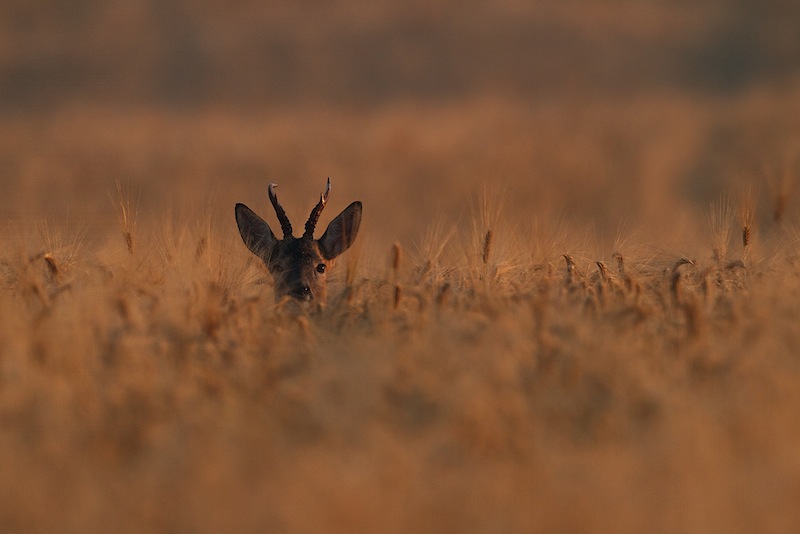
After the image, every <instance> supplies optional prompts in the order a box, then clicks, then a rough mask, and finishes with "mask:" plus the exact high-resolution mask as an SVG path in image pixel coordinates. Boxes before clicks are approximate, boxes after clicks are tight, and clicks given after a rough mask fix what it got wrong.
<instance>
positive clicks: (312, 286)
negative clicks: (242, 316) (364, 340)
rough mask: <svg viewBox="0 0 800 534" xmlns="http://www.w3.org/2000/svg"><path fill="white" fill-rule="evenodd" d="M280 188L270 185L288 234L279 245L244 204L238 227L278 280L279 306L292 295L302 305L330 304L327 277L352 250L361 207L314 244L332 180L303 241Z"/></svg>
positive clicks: (356, 205) (349, 208) (337, 220)
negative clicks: (340, 257)
mask: <svg viewBox="0 0 800 534" xmlns="http://www.w3.org/2000/svg"><path fill="white" fill-rule="evenodd" d="M275 187H277V185H276V184H269V187H268V188H267V192H268V193H269V200H270V202H272V206H273V207H274V208H275V213H276V214H277V216H278V221H279V222H280V225H281V230H282V232H283V239H277V238H276V237H275V234H273V233H272V230H271V229H270V227H269V225H268V224H267V223H266V221H264V219H262V218H261V217H259V216H258V215H256V214H255V213H254V212H253V210H251V209H250V208H248V207H247V206H245V205H244V204H236V224H237V225H238V226H239V233H240V234H241V235H242V240H243V241H244V244H245V245H247V248H248V249H250V252H252V253H253V254H255V255H256V256H258V257H259V258H261V260H262V261H263V262H264V264H265V265H266V266H267V269H268V270H269V272H270V273H271V274H272V277H273V279H274V280H275V300H276V301H278V300H280V299H281V298H283V297H284V296H286V295H288V296H290V297H293V298H295V299H297V300H300V301H317V302H319V303H324V302H325V300H326V298H327V293H328V292H327V275H328V271H329V269H330V268H331V267H332V265H333V260H334V259H335V258H336V257H337V256H338V255H339V254H341V253H342V252H344V251H345V250H347V249H348V248H350V245H352V244H353V241H354V240H355V238H356V234H357V233H358V227H359V225H360V224H361V202H353V203H352V204H350V205H349V206H347V208H345V210H344V211H343V212H342V213H340V214H339V215H337V216H336V218H334V219H333V220H332V221H331V222H330V224H329V225H328V228H327V229H326V230H325V233H324V234H322V237H320V238H319V239H314V229H315V227H316V226H317V221H318V220H319V216H320V214H321V213H322V210H323V209H324V208H325V204H327V202H328V195H330V192H331V179H330V178H328V183H327V186H326V187H325V193H323V194H322V195H320V197H319V202H318V203H317V205H316V206H315V207H314V209H313V210H311V215H309V216H308V221H307V222H306V226H305V233H303V236H302V237H294V236H293V235H292V223H290V222H289V218H288V217H287V216H286V212H285V211H284V210H283V207H282V206H281V204H280V202H278V197H277V196H276V195H275Z"/></svg>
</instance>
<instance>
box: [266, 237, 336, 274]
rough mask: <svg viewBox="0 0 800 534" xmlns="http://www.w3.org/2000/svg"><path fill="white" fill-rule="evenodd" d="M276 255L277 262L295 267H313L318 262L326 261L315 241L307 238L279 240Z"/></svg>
mask: <svg viewBox="0 0 800 534" xmlns="http://www.w3.org/2000/svg"><path fill="white" fill-rule="evenodd" d="M276 256H277V257H276V258H275V259H276V260H277V261H278V262H280V263H282V264H283V265H286V266H293V267H295V268H303V267H306V266H307V267H315V266H316V265H317V264H318V263H323V262H324V263H327V262H326V261H325V259H324V258H323V257H322V253H321V252H320V250H319V244H318V243H317V241H315V240H313V239H307V238H300V239H285V240H283V241H281V242H280V243H279V245H278V250H277V254H276Z"/></svg>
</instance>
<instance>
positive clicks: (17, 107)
mask: <svg viewBox="0 0 800 534" xmlns="http://www.w3.org/2000/svg"><path fill="white" fill-rule="evenodd" d="M0 25H2V26H1V27H0V36H1V37H0V38H1V39H2V41H0V46H2V48H1V50H2V52H1V53H0V102H2V106H3V108H4V111H5V112H15V111H31V110H47V109H51V108H53V107H54V106H59V105H63V104H65V103H69V102H71V101H87V100H90V101H95V102H104V103H108V104H113V105H130V104H134V105H141V104H158V105H164V106H178V107H193V106H202V105H205V104H208V103H224V104H225V105H228V106H231V107H241V108H243V109H250V108H252V107H254V106H281V105H287V104H289V105H291V104H297V103H301V102H307V101H314V102H323V103H327V104H336V105H346V106H365V105H373V104H380V103H384V102H386V101H390V100H394V99H409V98H410V99H449V98H453V97H463V96H464V95H469V94H474V93H487V92H490V93H499V94H504V95H511V96H524V97H548V96H552V95H554V94H557V95H559V96H563V95H564V94H565V93H568V94H575V95H582V94H586V93H587V92H588V93H597V94H617V95H626V94H630V93H637V92H642V91H648V90H653V89H655V88H659V89H675V90H681V91H682V90H691V91H698V92H705V93H711V94H717V93H722V94H724V93H731V92H735V91H740V90H742V89H744V88H747V87H748V86H751V85H753V84H763V83H785V82H787V81H790V80H792V79H794V78H796V77H797V76H798V70H799V69H800V31H798V28H800V4H797V3H795V2H788V1H782V0H764V1H761V2H752V1H750V0H661V1H656V0H651V1H642V0H604V1H603V2H591V1H588V0H567V1H564V0H542V1H538V2H525V1H522V0H516V1H515V0H501V1H495V2H479V1H470V0H467V1H448V0H425V1H421V0H420V1H414V0H412V1H408V2H395V1H386V0H383V1H381V0H378V1H371V0H370V1H367V0H338V1H332V2H329V1H312V0H301V1H291V2H277V1H267V2H264V1H252V0H233V1H229V2H224V3H221V2H208V1H181V0H150V1H148V0H70V1H65V0H5V1H4V2H3V3H2V6H0Z"/></svg>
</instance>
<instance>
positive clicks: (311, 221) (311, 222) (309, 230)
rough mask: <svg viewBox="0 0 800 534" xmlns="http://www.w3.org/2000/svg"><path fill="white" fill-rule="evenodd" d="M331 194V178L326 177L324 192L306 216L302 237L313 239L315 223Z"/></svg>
mask: <svg viewBox="0 0 800 534" xmlns="http://www.w3.org/2000/svg"><path fill="white" fill-rule="evenodd" d="M330 194H331V178H330V176H329V177H328V183H327V184H326V185H325V192H324V193H322V194H321V195H320V196H319V202H318V203H317V205H316V206H314V209H313V210H311V215H309V216H308V221H307V222H306V232H305V234H303V237H310V238H312V239H313V238H314V228H316V226H317V221H318V220H319V216H320V214H321V213H322V210H323V209H324V208H325V204H327V203H328V196H329V195H330Z"/></svg>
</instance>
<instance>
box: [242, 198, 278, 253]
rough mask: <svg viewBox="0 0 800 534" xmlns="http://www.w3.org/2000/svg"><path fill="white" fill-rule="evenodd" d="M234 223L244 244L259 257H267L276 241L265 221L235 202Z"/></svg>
mask: <svg viewBox="0 0 800 534" xmlns="http://www.w3.org/2000/svg"><path fill="white" fill-rule="evenodd" d="M236 225H237V226H238V227H239V234H241V236H242V241H244V244H245V245H247V248H249V249H250V252H252V253H253V254H255V255H256V256H258V257H259V258H265V257H267V256H268V255H269V254H270V253H271V252H272V248H273V247H274V246H275V244H276V243H277V242H278V240H277V239H275V234H273V233H272V230H271V229H270V227H269V225H268V224H267V222H266V221H265V220H264V219H262V218H261V217H259V216H258V215H256V214H255V213H254V212H253V210H251V209H250V208H248V207H247V206H245V205H244V204H236Z"/></svg>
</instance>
